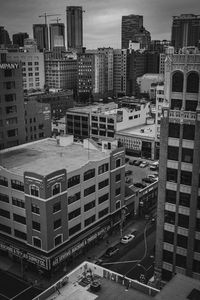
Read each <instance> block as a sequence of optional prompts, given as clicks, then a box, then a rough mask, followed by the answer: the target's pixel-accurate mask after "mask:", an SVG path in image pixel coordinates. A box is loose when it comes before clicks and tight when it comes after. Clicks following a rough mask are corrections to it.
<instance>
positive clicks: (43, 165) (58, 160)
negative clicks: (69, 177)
mask: <svg viewBox="0 0 200 300" xmlns="http://www.w3.org/2000/svg"><path fill="white" fill-rule="evenodd" d="M0 156H1V166H3V167H4V168H6V169H8V170H10V171H11V172H14V173H16V174H19V175H23V173H24V172H25V171H31V172H35V173H39V174H41V175H43V176H45V175H47V174H49V173H51V172H54V171H56V170H60V169H67V171H68V172H71V171H73V170H76V169H78V168H80V167H81V166H83V165H85V164H86V163H88V162H89V161H92V160H94V161H98V160H101V159H103V158H105V157H107V154H105V153H103V152H101V151H100V150H88V149H86V148H83V145H82V144H78V143H72V144H70V145H68V146H60V145H58V144H57V141H56V140H55V139H53V138H48V139H44V140H40V141H36V142H33V143H28V144H24V145H20V146H17V147H14V149H12V148H10V149H6V151H5V150H3V151H1V152H0Z"/></svg>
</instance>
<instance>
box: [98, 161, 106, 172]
mask: <svg viewBox="0 0 200 300" xmlns="http://www.w3.org/2000/svg"><path fill="white" fill-rule="evenodd" d="M107 171H108V163H106V164H103V165H101V166H99V168H98V174H103V173H105V172H107Z"/></svg>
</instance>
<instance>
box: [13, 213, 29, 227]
mask: <svg viewBox="0 0 200 300" xmlns="http://www.w3.org/2000/svg"><path fill="white" fill-rule="evenodd" d="M13 220H14V221H16V222H18V223H21V224H24V225H26V218H25V217H23V216H20V215H18V214H13Z"/></svg>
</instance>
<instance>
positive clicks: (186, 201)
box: [179, 192, 190, 207]
mask: <svg viewBox="0 0 200 300" xmlns="http://www.w3.org/2000/svg"><path fill="white" fill-rule="evenodd" d="M179 205H182V206H186V207H190V194H186V193H181V192H180V200H179Z"/></svg>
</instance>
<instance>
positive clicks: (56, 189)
mask: <svg viewBox="0 0 200 300" xmlns="http://www.w3.org/2000/svg"><path fill="white" fill-rule="evenodd" d="M60 192H61V184H60V183H55V184H54V185H53V186H52V195H53V196H54V195H57V194H59V193H60Z"/></svg>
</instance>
